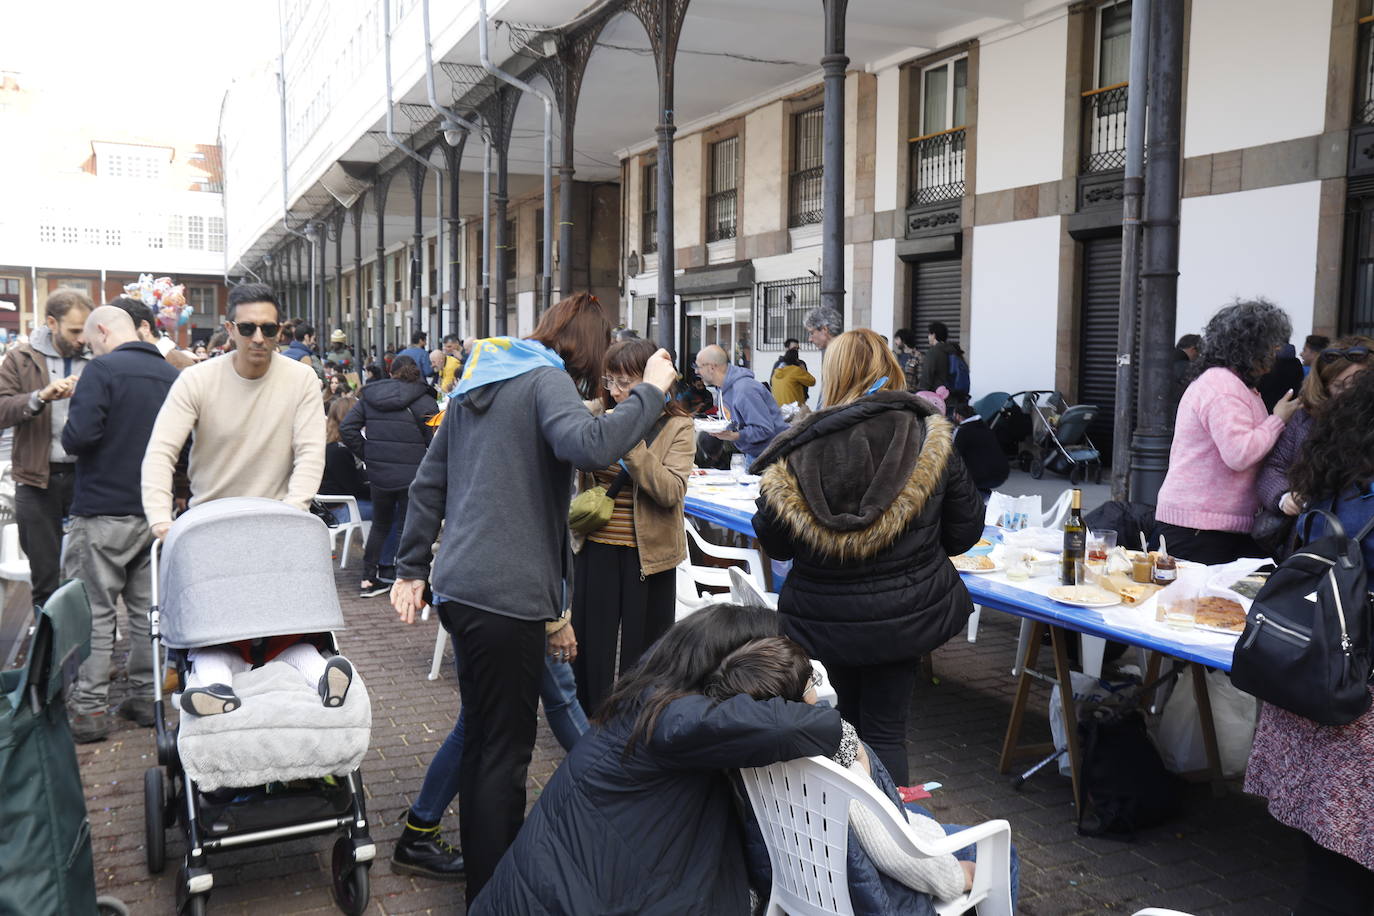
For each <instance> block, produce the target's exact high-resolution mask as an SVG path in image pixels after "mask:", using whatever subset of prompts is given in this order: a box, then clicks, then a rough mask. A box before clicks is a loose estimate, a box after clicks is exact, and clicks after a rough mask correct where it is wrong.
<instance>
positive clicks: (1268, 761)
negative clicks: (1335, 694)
mask: <svg viewBox="0 0 1374 916" xmlns="http://www.w3.org/2000/svg"><path fill="white" fill-rule="evenodd" d="M1316 371H1317V370H1314V371H1313V373H1312V374H1314V375H1315V374H1316ZM1289 481H1290V486H1291V487H1292V490H1293V493H1294V496H1295V498H1296V499H1297V500H1298V501H1299V502H1300V503H1305V504H1307V505H1311V506H1319V507H1321V508H1326V509H1329V510H1330V511H1331V512H1332V513H1333V514H1334V515H1335V516H1336V517H1337V518H1338V519H1340V522H1341V527H1342V528H1344V529H1345V533H1346V535H1347V536H1349V537H1352V538H1353V537H1355V536H1357V535H1358V534H1359V532H1360V531H1361V530H1363V529H1364V528H1365V527H1366V526H1367V525H1369V524H1370V520H1371V519H1374V486H1371V485H1374V372H1360V373H1358V374H1356V375H1355V376H1354V378H1353V380H1352V381H1351V382H1350V386H1349V388H1347V389H1346V390H1345V392H1343V393H1342V394H1341V395H1340V397H1337V398H1333V399H1332V400H1331V401H1329V402H1328V403H1327V404H1326V406H1325V407H1323V408H1322V409H1320V410H1318V411H1317V412H1316V416H1315V418H1314V419H1313V423H1312V430H1311V433H1310V434H1309V435H1308V437H1307V441H1306V443H1305V444H1304V445H1303V447H1302V451H1301V453H1300V455H1299V458H1298V461H1297V464H1295V465H1294V466H1293V468H1292V470H1291V472H1290V473H1289ZM1312 527H1313V532H1312V536H1313V537H1320V536H1322V534H1323V530H1322V529H1323V527H1324V526H1323V525H1321V524H1314V525H1313V526H1312ZM1360 546H1361V548H1362V549H1363V554H1364V564H1365V569H1366V570H1374V533H1371V534H1369V535H1367V536H1366V537H1365V538H1364V539H1363V541H1362V542H1361V544H1360ZM1245 791H1246V792H1249V793H1251V794H1253V795H1260V796H1263V797H1264V798H1266V799H1267V800H1268V802H1269V813H1270V814H1271V815H1272V816H1273V817H1274V819H1275V820H1277V821H1279V822H1280V823H1283V824H1286V825H1288V826H1289V827H1293V828H1294V829H1296V830H1300V831H1302V832H1303V833H1304V834H1305V836H1304V841H1305V849H1306V853H1307V856H1306V858H1307V874H1306V879H1305V881H1304V885H1303V895H1302V899H1301V900H1300V902H1299V903H1298V907H1297V910H1296V912H1297V913H1299V914H1301V916H1307V914H1322V916H1368V914H1369V912H1370V903H1371V901H1374V830H1371V829H1370V825H1369V812H1370V811H1371V810H1374V707H1371V708H1370V709H1369V710H1366V712H1365V714H1364V715H1362V716H1360V717H1359V718H1358V719H1356V720H1355V721H1353V722H1351V723H1349V724H1347V725H1342V726H1339V727H1337V726H1331V725H1318V724H1317V723H1316V722H1313V721H1312V720H1311V719H1307V718H1304V717H1303V716H1300V715H1297V714H1296V713H1291V712H1288V711H1287V710H1283V709H1279V708H1278V707H1277V706H1271V705H1270V704H1268V703H1263V704H1261V706H1260V719H1259V725H1258V727H1257V728H1256V729H1255V743H1254V747H1253V749H1252V750H1251V752H1250V762H1249V764H1248V765H1247V766H1246V769H1245Z"/></svg>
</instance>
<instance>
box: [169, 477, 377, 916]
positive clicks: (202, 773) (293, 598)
mask: <svg viewBox="0 0 1374 916" xmlns="http://www.w3.org/2000/svg"><path fill="white" fill-rule="evenodd" d="M159 548H161V550H159ZM159 559H160V560H161V561H162V562H161V564H160V565H159ZM152 577H153V592H152V599H153V600H152V610H151V611H150V614H149V616H150V631H151V637H152V644H153V658H154V659H155V661H156V664H157V666H158V668H157V670H158V671H159V672H160V673H159V676H157V677H155V678H154V688H153V690H154V694H153V701H154V716H155V719H156V726H155V727H156V734H157V756H158V763H159V764H161V765H160V766H155V767H151V768H149V769H148V771H147V772H146V773H145V774H144V783H143V788H144V814H145V819H146V825H145V826H146V831H147V837H146V840H147V860H148V870H149V871H151V872H158V871H161V870H162V868H163V865H164V863H165V861H166V835H165V832H166V829H167V828H168V827H170V826H172V825H173V824H176V823H180V824H181V826H182V829H183V830H184V832H185V834H186V856H185V860H184V862H183V864H182V867H181V870H180V872H179V874H178V875H177V887H176V899H177V912H178V913H181V914H201V913H204V912H205V907H206V902H207V900H208V898H209V894H210V889H211V888H212V887H213V886H214V876H213V874H212V873H211V870H210V867H209V861H208V859H209V855H210V854H211V853H214V852H218V851H220V850H225V849H231V848H235V847H240V846H250V845H257V844H262V843H270V842H275V841H277V840H286V839H295V838H299V837H305V836H312V835H318V834H327V833H333V832H335V831H337V830H342V831H343V836H341V837H340V838H339V839H338V841H337V842H336V843H335V845H334V851H333V860H332V865H333V885H334V899H335V901H336V903H338V905H339V908H340V909H341V910H343V912H345V913H350V914H357V913H362V912H363V911H364V910H365V909H366V908H367V905H368V900H369V897H370V886H369V878H368V868H369V866H370V864H371V861H372V859H373V858H374V857H375V855H376V847H375V845H374V844H373V842H372V839H371V837H370V835H369V833H368V825H367V810H366V807H365V805H364V801H363V784H362V777H361V775H360V773H359V770H358V765H359V764H360V763H361V762H362V758H363V756H364V755H365V754H366V753H367V749H368V745H369V743H370V740H371V730H372V708H371V704H370V703H369V701H368V697H367V692H366V690H365V689H364V688H363V685H362V683H361V680H360V679H359V678H357V677H356V675H355V677H354V680H353V682H352V684H351V685H350V689H349V690H348V692H347V694H346V695H345V697H344V699H343V701H342V702H341V703H339V704H338V705H337V706H336V707H334V708H330V707H329V706H328V705H322V704H321V696H320V693H319V692H318V690H317V689H316V688H313V687H312V686H311V685H309V684H307V683H306V682H305V680H304V679H303V678H302V677H301V676H300V673H299V672H298V671H297V670H296V669H294V668H292V667H290V666H289V665H287V664H286V663H284V662H281V661H266V663H265V664H260V665H259V666H258V667H255V668H253V669H252V670H247V671H242V672H241V673H238V674H234V675H233V677H232V681H233V682H232V684H230V685H226V686H229V687H232V689H233V692H234V694H235V695H236V699H237V701H238V703H239V704H241V705H236V706H233V707H230V709H231V711H227V712H224V713H221V714H218V715H203V716H196V715H191V714H189V712H188V711H187V710H186V709H184V708H183V710H182V714H181V719H180V724H179V725H178V726H177V727H176V728H172V727H170V726H169V725H168V723H167V710H166V703H165V697H164V694H163V689H164V687H163V676H162V674H161V672H162V671H163V670H164V669H165V671H166V675H167V678H168V679H169V680H170V679H171V678H172V677H173V676H175V681H176V684H177V689H176V692H177V693H180V692H181V691H184V690H185V688H186V686H187V677H188V675H189V674H190V670H189V669H190V667H191V665H192V660H191V659H190V658H189V657H190V655H191V651H190V650H196V649H202V648H205V647H211V646H230V645H247V646H249V647H251V650H250V651H251V654H252V655H254V656H255V658H254V660H255V661H261V660H262V651H261V649H262V647H263V646H265V645H266V644H267V641H268V640H269V639H270V638H272V637H277V640H275V642H276V643H278V644H280V643H281V642H282V640H281V637H296V638H297V639H299V640H301V641H309V642H311V643H313V644H314V645H315V646H316V647H318V648H319V650H320V653H321V654H322V655H331V656H332V655H334V654H336V653H337V648H336V646H335V643H334V637H333V634H332V632H331V631H333V630H338V629H342V628H343V613H342V611H341V610H340V608H339V601H338V595H337V593H336V591H335V585H334V576H333V569H332V567H331V564H330V542H329V534H328V530H327V529H326V528H325V525H324V523H323V522H321V521H320V520H319V519H317V518H315V517H314V516H313V515H311V514H309V513H308V512H303V511H300V510H298V509H293V508H291V507H290V506H287V505H285V504H284V503H281V502H278V501H276V500H270V499H255V498H235V499H221V500H215V501H213V502H209V503H205V504H203V505H200V506H197V507H196V508H194V509H191V510H190V511H189V512H186V513H185V514H183V515H182V516H181V517H180V518H178V519H177V521H176V523H175V524H173V525H172V529H171V531H170V532H169V533H168V536H167V541H166V544H165V545H161V544H159V543H158V542H154V544H153V547H152ZM297 634H301V635H299V636H297ZM311 634H313V635H311ZM164 649H165V657H164V655H163V652H164ZM245 667H246V665H245Z"/></svg>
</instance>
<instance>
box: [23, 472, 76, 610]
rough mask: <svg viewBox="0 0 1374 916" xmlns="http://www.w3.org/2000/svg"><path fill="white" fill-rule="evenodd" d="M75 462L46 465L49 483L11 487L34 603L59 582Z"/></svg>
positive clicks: (50, 591)
mask: <svg viewBox="0 0 1374 916" xmlns="http://www.w3.org/2000/svg"><path fill="white" fill-rule="evenodd" d="M75 483H76V465H74V464H50V465H48V486H47V487H46V488H44V487H31V486H29V485H28V484H26V483H21V484H16V485H15V487H14V517H15V521H17V522H18V523H19V546H20V547H22V548H23V549H24V553H25V554H27V555H28V558H29V576H30V582H31V583H32V587H33V603H34V604H45V603H47V600H48V598H49V597H50V596H51V595H52V593H53V592H55V591H57V586H58V585H59V584H61V575H62V569H61V559H62V519H63V518H65V517H66V515H67V513H68V512H69V511H71V508H72V488H73V486H74V485H75Z"/></svg>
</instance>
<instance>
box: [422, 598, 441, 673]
mask: <svg viewBox="0 0 1374 916" xmlns="http://www.w3.org/2000/svg"><path fill="white" fill-rule="evenodd" d="M435 616H436V617H437V616H438V615H435ZM420 619H421V620H428V619H429V605H428V604H426V605H425V606H424V608H423V609H422V610H421V611H420ZM447 646H448V630H445V629H444V625H443V623H442V622H441V623H440V624H439V632H438V633H437V634H435V636H434V658H433V659H431V660H430V663H429V675H428V676H427V677H426V678H425V680H429V681H437V680H438V679H439V669H440V668H442V667H443V664H444V649H445V648H446V647H447Z"/></svg>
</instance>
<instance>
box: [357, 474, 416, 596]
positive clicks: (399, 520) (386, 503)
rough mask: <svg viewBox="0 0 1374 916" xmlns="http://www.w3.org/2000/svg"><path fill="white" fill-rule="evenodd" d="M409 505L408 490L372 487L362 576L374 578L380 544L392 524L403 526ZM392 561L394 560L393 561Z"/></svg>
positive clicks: (380, 553) (380, 549)
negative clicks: (369, 524)
mask: <svg viewBox="0 0 1374 916" xmlns="http://www.w3.org/2000/svg"><path fill="white" fill-rule="evenodd" d="M409 505H410V491H409V490H379V489H377V488H376V487H373V488H372V527H371V528H370V529H369V530H368V532H367V543H366V544H364V545H363V578H364V579H372V580H374V581H375V580H376V578H377V564H378V562H379V561H380V560H381V557H382V545H383V544H385V543H386V536H387V535H388V534H390V533H391V527H392V525H395V526H396V527H397V528H398V529H402V528H405V524H406V507H407V506H409ZM393 562H394V561H393Z"/></svg>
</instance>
